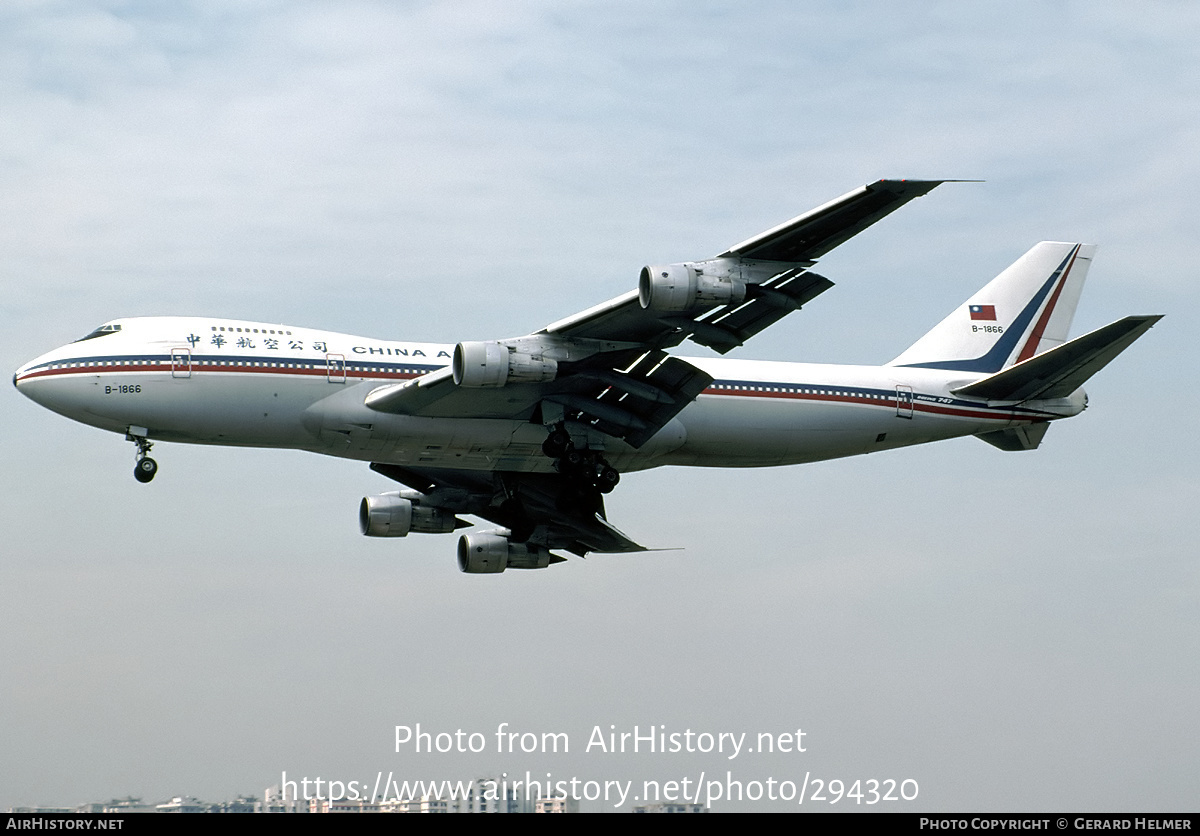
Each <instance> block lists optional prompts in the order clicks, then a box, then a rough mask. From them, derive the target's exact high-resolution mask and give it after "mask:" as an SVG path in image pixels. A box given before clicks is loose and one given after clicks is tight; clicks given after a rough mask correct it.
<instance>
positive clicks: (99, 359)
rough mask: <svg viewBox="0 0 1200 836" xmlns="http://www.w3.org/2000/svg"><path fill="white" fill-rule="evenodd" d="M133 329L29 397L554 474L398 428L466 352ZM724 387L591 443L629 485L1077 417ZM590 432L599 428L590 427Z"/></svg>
mask: <svg viewBox="0 0 1200 836" xmlns="http://www.w3.org/2000/svg"><path fill="white" fill-rule="evenodd" d="M110 326H119V329H118V330H113V331H110V332H108V333H105V334H103V335H101V336H94V337H91V338H88V339H83V340H80V341H77V342H73V343H70V344H68V345H65V346H62V347H61V348H57V349H55V350H53V351H51V352H48V353H46V354H44V355H42V356H41V357H38V358H37V359H35V360H32V361H31V362H29V363H27V364H26V365H24V366H22V367H21V369H19V370H18V371H17V373H16V375H14V378H13V381H14V384H15V385H16V386H17V387H18V388H19V389H20V390H21V392H22V393H23V394H25V395H28V396H29V397H30V398H31V399H33V400H34V401H37V402H38V403H40V404H42V405H43V406H46V407H47V408H49V409H52V410H54V411H55V412H58V413H61V414H62V415H65V416H67V417H69V418H72V419H74V420H76V421H81V422H83V423H86V424H91V425H93V426H96V427H100V428H102V429H106V430H110V431H113V432H118V433H122V434H124V433H127V432H129V431H130V428H131V427H132V428H135V432H136V431H137V430H138V429H142V428H144V430H145V435H146V436H147V437H148V438H150V439H153V440H162V441H179V442H187V443H194V444H221V445H231V446H249V447H281V448H295V449H301V450H309V451H312V452H316V453H323V454H326V455H332V456H340V457H344V458H351V459H360V460H365V461H374V462H386V463H391V464H400V465H409V466H423V467H443V468H458V469H468V470H510V471H549V470H550V469H551V465H552V463H551V461H550V459H548V458H547V457H546V456H545V455H544V454H543V453H542V452H541V445H542V442H543V441H544V440H545V438H546V429H545V428H544V427H543V426H541V425H539V424H535V423H531V422H529V421H514V420H507V419H506V420H499V419H483V418H437V417H415V416H409V415H393V414H387V413H381V412H376V411H373V410H371V409H369V408H367V407H366V406H364V404H363V400H364V398H365V397H366V395H367V394H368V393H369V392H371V391H372V390H373V389H375V388H377V387H379V386H381V385H386V384H394V383H396V382H398V381H404V380H409V379H412V378H415V377H419V376H422V375H425V374H428V373H429V372H431V371H434V370H436V369H438V368H441V367H443V366H446V365H448V364H449V363H450V360H451V355H452V353H453V350H454V347H453V346H452V345H443V344H435V343H408V342H400V341H385V340H377V339H370V338H366V337H356V336H351V335H347V334H338V333H332V332H326V331H316V330H312V329H307V328H295V327H288V326H279V325H270V324H263V323H255V322H240V321H234V320H223V319H211V318H202V317H145V318H134V319H124V320H114V321H113V323H111V324H110ZM686 359H687V362H689V363H691V364H693V365H695V366H696V367H698V368H700V369H701V370H703V371H705V372H707V373H708V374H709V375H711V376H712V377H713V383H712V385H711V386H709V387H708V389H706V390H705V391H704V392H703V393H702V394H701V395H700V396H699V397H698V398H697V399H696V400H695V402H693V403H691V404H690V405H688V406H687V407H686V408H685V409H684V410H683V411H682V412H681V413H680V414H679V415H678V416H677V417H676V418H675V419H673V420H672V421H670V422H669V423H668V424H667V425H666V426H665V427H664V428H663V429H662V430H661V431H660V432H659V433H658V434H657V435H656V436H655V437H654V438H652V439H651V440H650V441H649V442H648V443H646V444H645V445H643V446H642V447H641V448H639V449H636V450H635V449H634V448H632V447H630V446H628V445H626V444H624V443H623V442H620V441H614V440H613V439H612V438H608V437H605V436H603V435H601V434H599V433H595V434H594V437H590V438H589V442H590V443H591V445H592V446H593V447H597V446H598V447H599V449H603V450H604V452H605V456H606V457H607V458H608V460H609V461H611V463H612V464H613V466H614V467H616V468H617V469H618V470H620V471H632V470H641V469H645V468H649V467H657V466H660V465H667V464H678V465H698V466H713V467H761V466H770V465H782V464H798V463H802V462H811V461H819V460H822V459H831V458H838V457H841V456H850V455H855V454H859V453H868V452H873V451H875V450H883V449H889V448H893V447H902V446H906V445H911V444H919V443H923V442H927V441H936V440H939V439H945V438H953V437H958V436H964V435H973V434H976V433H984V432H989V431H992V430H999V429H1003V428H1005V427H1009V426H1013V425H1019V424H1028V423H1031V422H1037V421H1047V420H1053V419H1056V418H1064V417H1069V416H1071V415H1075V414H1077V413H1078V412H1080V411H1081V410H1082V409H1083V404H1084V402H1085V400H1084V396H1083V393H1082V392H1076V393H1075V394H1073V395H1072V396H1071V397H1070V398H1064V399H1059V400H1055V401H1039V402H1027V403H1023V404H994V403H993V404H989V403H987V402H984V401H981V400H978V399H964V398H961V397H957V396H955V395H952V394H951V392H950V390H951V389H953V388H956V387H958V386H961V385H963V384H964V383H966V382H969V381H971V380H973V379H976V378H978V377H980V375H971V374H965V375H964V374H963V373H954V372H946V371H939V370H935V369H921V368H906V367H902V366H835V365H812V364H803V363H779V362H767V361H755V360H730V359H718V358H691V357H689V358H686ZM584 432H586V429H584Z"/></svg>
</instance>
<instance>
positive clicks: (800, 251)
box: [365, 180, 943, 447]
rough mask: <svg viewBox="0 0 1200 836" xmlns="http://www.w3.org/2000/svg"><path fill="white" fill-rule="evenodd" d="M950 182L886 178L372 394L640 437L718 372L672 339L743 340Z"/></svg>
mask: <svg viewBox="0 0 1200 836" xmlns="http://www.w3.org/2000/svg"><path fill="white" fill-rule="evenodd" d="M940 182H943V181H937V180H880V181H878V182H876V183H871V184H869V185H866V186H863V187H861V188H859V189H855V190H854V191H852V192H850V193H849V194H846V195H843V196H842V197H839V198H837V199H836V200H833V201H830V202H829V203H826V204H825V205H823V206H820V207H818V208H816V209H814V210H812V211H811V212H806V213H805V214H803V215H800V216H798V217H796V218H793V219H792V220H790V221H787V222H786V223H783V224H780V225H779V226H777V227H774V228H773V229H769V230H767V231H766V232H763V233H761V234H760V235H756V236H754V237H753V238H750V239H748V240H746V241H743V242H742V243H740V244H736V245H734V246H733V247H730V248H729V249H727V250H725V251H724V252H723V253H721V254H720V255H718V256H715V257H714V258H712V259H709V260H707V261H700V262H687V263H685V264H674V265H666V266H663V267H646V268H644V269H643V270H642V277H641V281H640V285H641V286H640V287H639V289H638V290H635V291H630V292H628V293H625V294H623V295H622V296H618V297H617V298H615V299H612V300H610V301H608V302H605V303H603V304H601V305H598V306H596V307H594V308H591V309H589V310H586V311H583V312H582V313H579V314H576V315H574V316H570V317H567V318H566V319H563V320H559V321H558V322H554V323H552V324H550V325H548V326H546V327H545V328H543V329H542V330H540V331H537V332H535V333H533V334H530V335H529V336H527V337H520V338H516V339H511V340H502V341H497V342H495V343H473V344H467V343H462V344H460V345H459V346H458V347H457V348H456V350H455V360H454V364H453V367H452V368H445V369H441V370H439V371H436V372H432V373H431V374H428V375H426V376H424V377H422V378H418V379H416V380H410V381H407V382H405V383H399V384H393V385H389V386H383V387H380V388H377V389H375V390H374V391H372V392H371V393H370V394H369V395H368V396H367V397H366V399H365V404H366V405H367V406H368V407H370V408H371V409H373V410H376V411H380V412H390V413H398V414H406V415H417V416H425V417H441V418H509V419H517V420H527V421H534V422H537V423H541V424H546V425H553V424H557V423H560V422H562V421H574V422H577V423H582V424H587V425H589V426H591V427H593V428H595V429H597V430H599V431H600V432H603V433H605V434H607V435H610V436H613V437H616V438H620V439H622V440H624V441H625V442H627V443H628V444H630V445H632V446H634V447H640V446H641V445H643V444H644V443H645V442H646V441H648V440H649V439H650V438H651V437H652V436H653V435H654V434H655V433H657V432H658V431H659V430H660V429H662V427H663V426H665V425H666V424H667V422H669V421H670V420H671V419H672V418H674V417H675V415H677V414H678V413H679V412H680V411H681V410H682V409H683V408H684V407H685V406H687V404H688V403H690V402H691V401H692V400H693V399H694V398H696V397H697V396H698V395H699V394H700V392H702V391H704V389H705V388H707V386H708V385H709V384H710V383H711V382H712V378H711V377H709V376H708V375H707V374H705V373H704V372H702V371H700V370H699V369H697V368H696V367H695V366H692V365H691V364H689V363H687V362H686V361H684V360H681V359H679V358H676V357H670V356H669V355H667V354H666V353H665V351H664V349H666V348H670V347H672V346H675V345H678V344H679V343H681V342H683V340H685V339H688V338H690V339H691V340H692V341H693V342H697V343H699V344H701V345H705V346H708V347H710V348H712V349H714V350H716V351H718V352H720V353H722V354H723V353H725V352H728V351H730V350H731V349H733V348H735V347H737V346H739V345H742V344H743V343H744V342H745V341H746V340H747V339H749V338H750V337H751V336H753V335H755V334H757V333H758V332H759V331H762V330H763V329H765V328H767V327H768V326H770V325H772V324H773V323H775V322H777V321H779V320H780V319H782V318H783V317H784V316H786V315H787V314H789V313H790V312H792V311H794V310H798V309H799V308H800V307H801V306H802V305H804V304H806V303H807V302H809V301H810V300H811V299H813V298H815V297H816V296H818V295H819V294H821V293H823V292H824V291H826V290H828V289H829V288H830V287H832V286H833V282H831V281H829V280H828V279H826V278H825V277H823V276H820V275H817V274H816V273H812V272H810V271H809V270H808V268H809V267H811V266H812V264H813V263H814V259H815V258H816V257H817V256H820V255H823V254H824V253H826V252H828V251H829V250H831V249H833V248H834V247H836V246H837V245H838V244H841V243H842V242H844V241H846V240H847V239H849V238H850V237H851V236H853V235H856V234H857V233H859V232H861V231H863V230H864V229H866V228H867V227H869V226H871V225H872V224H874V223H875V222H876V221H878V220H880V219H881V218H883V217H885V216H886V215H888V214H889V213H891V212H893V211H895V210H896V209H898V208H900V207H901V206H903V205H904V204H905V203H907V202H908V201H910V200H912V199H914V198H916V197H919V196H921V195H924V194H926V193H927V192H929V191H930V190H932V189H933V188H934V187H936V186H937V185H938V184H939V183H940ZM497 347H498V349H497ZM468 348H470V349H471V350H467V349H468ZM468 358H478V359H474V360H472V359H468ZM501 367H502V368H501ZM472 373H478V374H477V375H476V376H477V377H478V380H477V381H475V382H472V380H471V376H472Z"/></svg>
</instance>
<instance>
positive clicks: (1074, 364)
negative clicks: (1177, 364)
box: [952, 316, 1162, 441]
mask: <svg viewBox="0 0 1200 836" xmlns="http://www.w3.org/2000/svg"><path fill="white" fill-rule="evenodd" d="M1160 319H1162V316H1127V317H1125V318H1124V319H1119V320H1117V321H1116V322H1113V323H1110V324H1108V325H1105V326H1104V327H1103V328H1099V329H1097V330H1095V331H1092V332H1091V333H1090V334H1084V335H1083V336H1082V337H1076V338H1075V339H1073V340H1071V341H1070V342H1067V343H1063V344H1062V345H1060V346H1057V347H1056V348H1052V349H1050V350H1049V351H1046V352H1043V353H1042V354H1038V355H1035V356H1033V357H1031V358H1030V359H1028V360H1025V361H1024V362H1021V363H1018V364H1017V365H1015V366H1010V367H1009V368H1007V369H1004V370H1003V371H1000V372H997V373H996V374H994V375H991V376H990V377H985V378H984V379H983V380H977V381H975V382H974V383H970V384H967V385H966V386H962V387H960V388H958V389H954V390H952V391H953V392H954V394H956V395H967V396H969V397H973V398H986V399H987V400H989V401H1028V400H1035V399H1037V400H1049V399H1052V398H1065V397H1067V396H1068V395H1070V394H1071V393H1072V392H1074V391H1075V390H1076V389H1078V388H1079V387H1080V386H1082V385H1083V384H1084V382H1085V381H1086V380H1087V379H1088V378H1089V377H1091V376H1092V375H1094V374H1095V373H1096V372H1098V371H1100V370H1101V369H1102V368H1104V367H1105V366H1107V365H1108V364H1109V363H1110V362H1111V361H1112V359H1113V358H1114V357H1116V356H1117V355H1118V354H1120V353H1121V352H1122V351H1124V350H1125V349H1127V348H1128V347H1129V346H1130V345H1131V344H1132V343H1133V341H1134V340H1136V339H1137V338H1138V337H1140V336H1141V335H1142V334H1144V333H1146V332H1147V331H1148V330H1150V327H1151V326H1152V325H1154V323H1156V322H1158V321H1159V320H1160ZM984 440H985V441H986V440H987V439H984Z"/></svg>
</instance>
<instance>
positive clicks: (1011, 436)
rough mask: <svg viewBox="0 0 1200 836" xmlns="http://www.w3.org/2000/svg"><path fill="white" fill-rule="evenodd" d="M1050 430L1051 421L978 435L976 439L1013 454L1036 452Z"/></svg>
mask: <svg viewBox="0 0 1200 836" xmlns="http://www.w3.org/2000/svg"><path fill="white" fill-rule="evenodd" d="M1048 429H1050V422H1049V421H1038V422H1037V423H1036V424H1026V425H1025V426H1023V427H1008V428H1006V429H1003V430H994V431H992V432H990V433H976V434H975V437H976V438H978V439H980V440H981V441H986V442H987V443H988V444H990V445H992V446H993V447H999V448H1000V449H1001V450H1005V451H1007V452H1009V453H1013V452H1017V451H1019V450H1036V449H1037V448H1038V445H1039V444H1041V443H1042V436H1044V435H1045V434H1046V430H1048Z"/></svg>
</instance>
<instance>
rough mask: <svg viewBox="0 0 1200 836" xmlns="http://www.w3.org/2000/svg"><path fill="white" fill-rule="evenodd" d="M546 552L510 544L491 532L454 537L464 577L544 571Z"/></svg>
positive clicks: (547, 564)
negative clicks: (519, 571) (506, 570)
mask: <svg viewBox="0 0 1200 836" xmlns="http://www.w3.org/2000/svg"><path fill="white" fill-rule="evenodd" d="M549 565H550V552H548V551H546V550H545V549H543V548H541V547H540V546H530V545H527V544H524V543H513V542H510V541H509V539H508V538H507V537H504V536H502V535H500V534H495V533H492V532H486V531H485V532H482V533H480V534H464V535H462V536H461V537H459V538H458V568H459V569H461V570H462V571H464V572H467V573H468V574H473V575H480V574H494V573H496V572H503V571H504V570H505V569H545V568H546V567H547V566H549Z"/></svg>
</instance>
